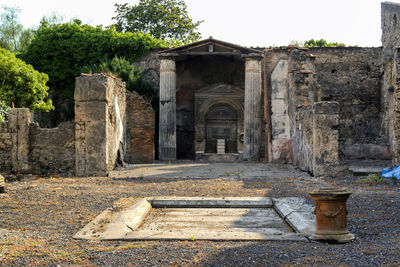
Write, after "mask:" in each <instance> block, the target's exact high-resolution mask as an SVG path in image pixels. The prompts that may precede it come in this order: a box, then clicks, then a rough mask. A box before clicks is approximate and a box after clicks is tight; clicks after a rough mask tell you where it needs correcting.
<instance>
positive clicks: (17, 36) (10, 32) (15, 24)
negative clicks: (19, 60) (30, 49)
mask: <svg viewBox="0 0 400 267" xmlns="http://www.w3.org/2000/svg"><path fill="white" fill-rule="evenodd" d="M19 12H21V9H19V8H18V7H3V13H2V14H1V25H0V47H3V48H5V49H8V50H10V51H13V52H21V51H23V50H24V49H25V48H26V47H27V46H28V45H29V43H30V42H31V41H32V39H33V37H34V35H35V33H34V30H33V29H24V28H23V26H22V25H21V24H20V22H19V19H18V13H19Z"/></svg>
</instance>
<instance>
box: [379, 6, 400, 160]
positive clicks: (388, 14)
mask: <svg viewBox="0 0 400 267" xmlns="http://www.w3.org/2000/svg"><path fill="white" fill-rule="evenodd" d="M399 19H400V4H398V3H390V2H384V3H381V26H382V63H383V71H382V73H383V75H382V88H381V101H382V120H383V121H385V122H388V125H387V132H386V135H387V138H388V139H389V144H390V148H391V151H392V154H393V155H392V165H393V166H396V165H397V164H399V162H400V126H399V125H400V82H399V77H400V73H399V72H400V58H399V52H400V51H399V50H398V47H400V24H399V23H400V21H399ZM385 126H386V124H385Z"/></svg>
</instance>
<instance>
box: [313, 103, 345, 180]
mask: <svg viewBox="0 0 400 267" xmlns="http://www.w3.org/2000/svg"><path fill="white" fill-rule="evenodd" d="M313 116H314V119H313V158H312V165H313V174H314V176H337V173H338V172H339V171H340V170H339V130H338V125H339V103H338V102H335V101H332V102H327V101H324V102H315V103H314V105H313Z"/></svg>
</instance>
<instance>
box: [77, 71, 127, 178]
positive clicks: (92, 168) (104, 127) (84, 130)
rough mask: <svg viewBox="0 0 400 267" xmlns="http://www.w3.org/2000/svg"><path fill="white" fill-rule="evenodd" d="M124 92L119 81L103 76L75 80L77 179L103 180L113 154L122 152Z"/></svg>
mask: <svg viewBox="0 0 400 267" xmlns="http://www.w3.org/2000/svg"><path fill="white" fill-rule="evenodd" d="M125 91H126V89H125V83H124V82H122V80H120V79H118V78H114V77H109V76H106V75H103V74H93V75H82V76H81V77H78V78H76V88H75V123H76V127H75V138H76V144H75V170H76V175H77V176H92V175H93V176H97V175H98V176H105V175H107V174H108V173H109V172H110V171H111V170H112V169H113V168H114V167H115V163H116V160H117V152H118V150H119V149H121V150H123V149H124V136H125V132H124V131H125V123H126V118H125V108H126V98H125V97H126V96H125ZM122 153H123V152H122Z"/></svg>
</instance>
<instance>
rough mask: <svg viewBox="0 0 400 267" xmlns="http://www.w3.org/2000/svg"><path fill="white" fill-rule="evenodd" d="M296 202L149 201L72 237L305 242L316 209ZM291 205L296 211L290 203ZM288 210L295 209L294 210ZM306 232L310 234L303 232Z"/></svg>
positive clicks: (94, 223)
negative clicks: (289, 218)
mask: <svg viewBox="0 0 400 267" xmlns="http://www.w3.org/2000/svg"><path fill="white" fill-rule="evenodd" d="M296 199H297V198H288V199H286V201H285V200H284V199H275V201H274V200H273V199H271V198H267V197H264V198H198V197H195V198H187V197H157V198H145V199H142V200H140V201H138V202H137V203H136V204H135V205H133V206H131V207H129V208H128V209H126V210H124V211H121V212H119V213H118V214H114V216H110V214H109V213H110V212H111V211H109V212H107V211H104V212H103V213H102V214H100V215H99V216H98V217H97V218H95V219H94V220H93V221H92V222H90V223H89V224H88V225H86V226H85V228H83V229H82V230H81V231H79V232H78V233H77V234H76V235H75V236H74V238H77V239H100V240H160V239H161V240H192V241H194V240H307V239H306V235H307V234H309V232H310V229H311V230H312V229H313V227H314V228H315V225H314V224H313V217H312V215H310V214H311V212H312V207H307V208H306V206H305V205H304V202H301V199H300V200H299V199H297V201H296ZM289 200H291V201H289ZM293 200H295V201H294V202H293ZM291 202H293V203H296V205H297V206H295V205H294V204H293V203H292V204H290V203H291ZM274 203H276V204H277V205H274ZM299 203H300V204H299ZM301 203H302V204H301ZM279 207H281V208H282V209H280V208H279ZM290 207H294V208H295V209H296V210H290V209H291V208H290ZM299 208H301V209H299ZM306 210H308V211H306ZM285 213H288V214H287V215H290V216H293V214H295V213H298V214H297V216H295V219H294V220H292V221H290V220H289V221H288V220H287V219H288V216H287V215H285ZM289 213H290V214H289ZM310 216H311V217H310ZM105 222H106V223H105ZM102 224H103V225H102ZM305 228H310V229H306V230H305Z"/></svg>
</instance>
